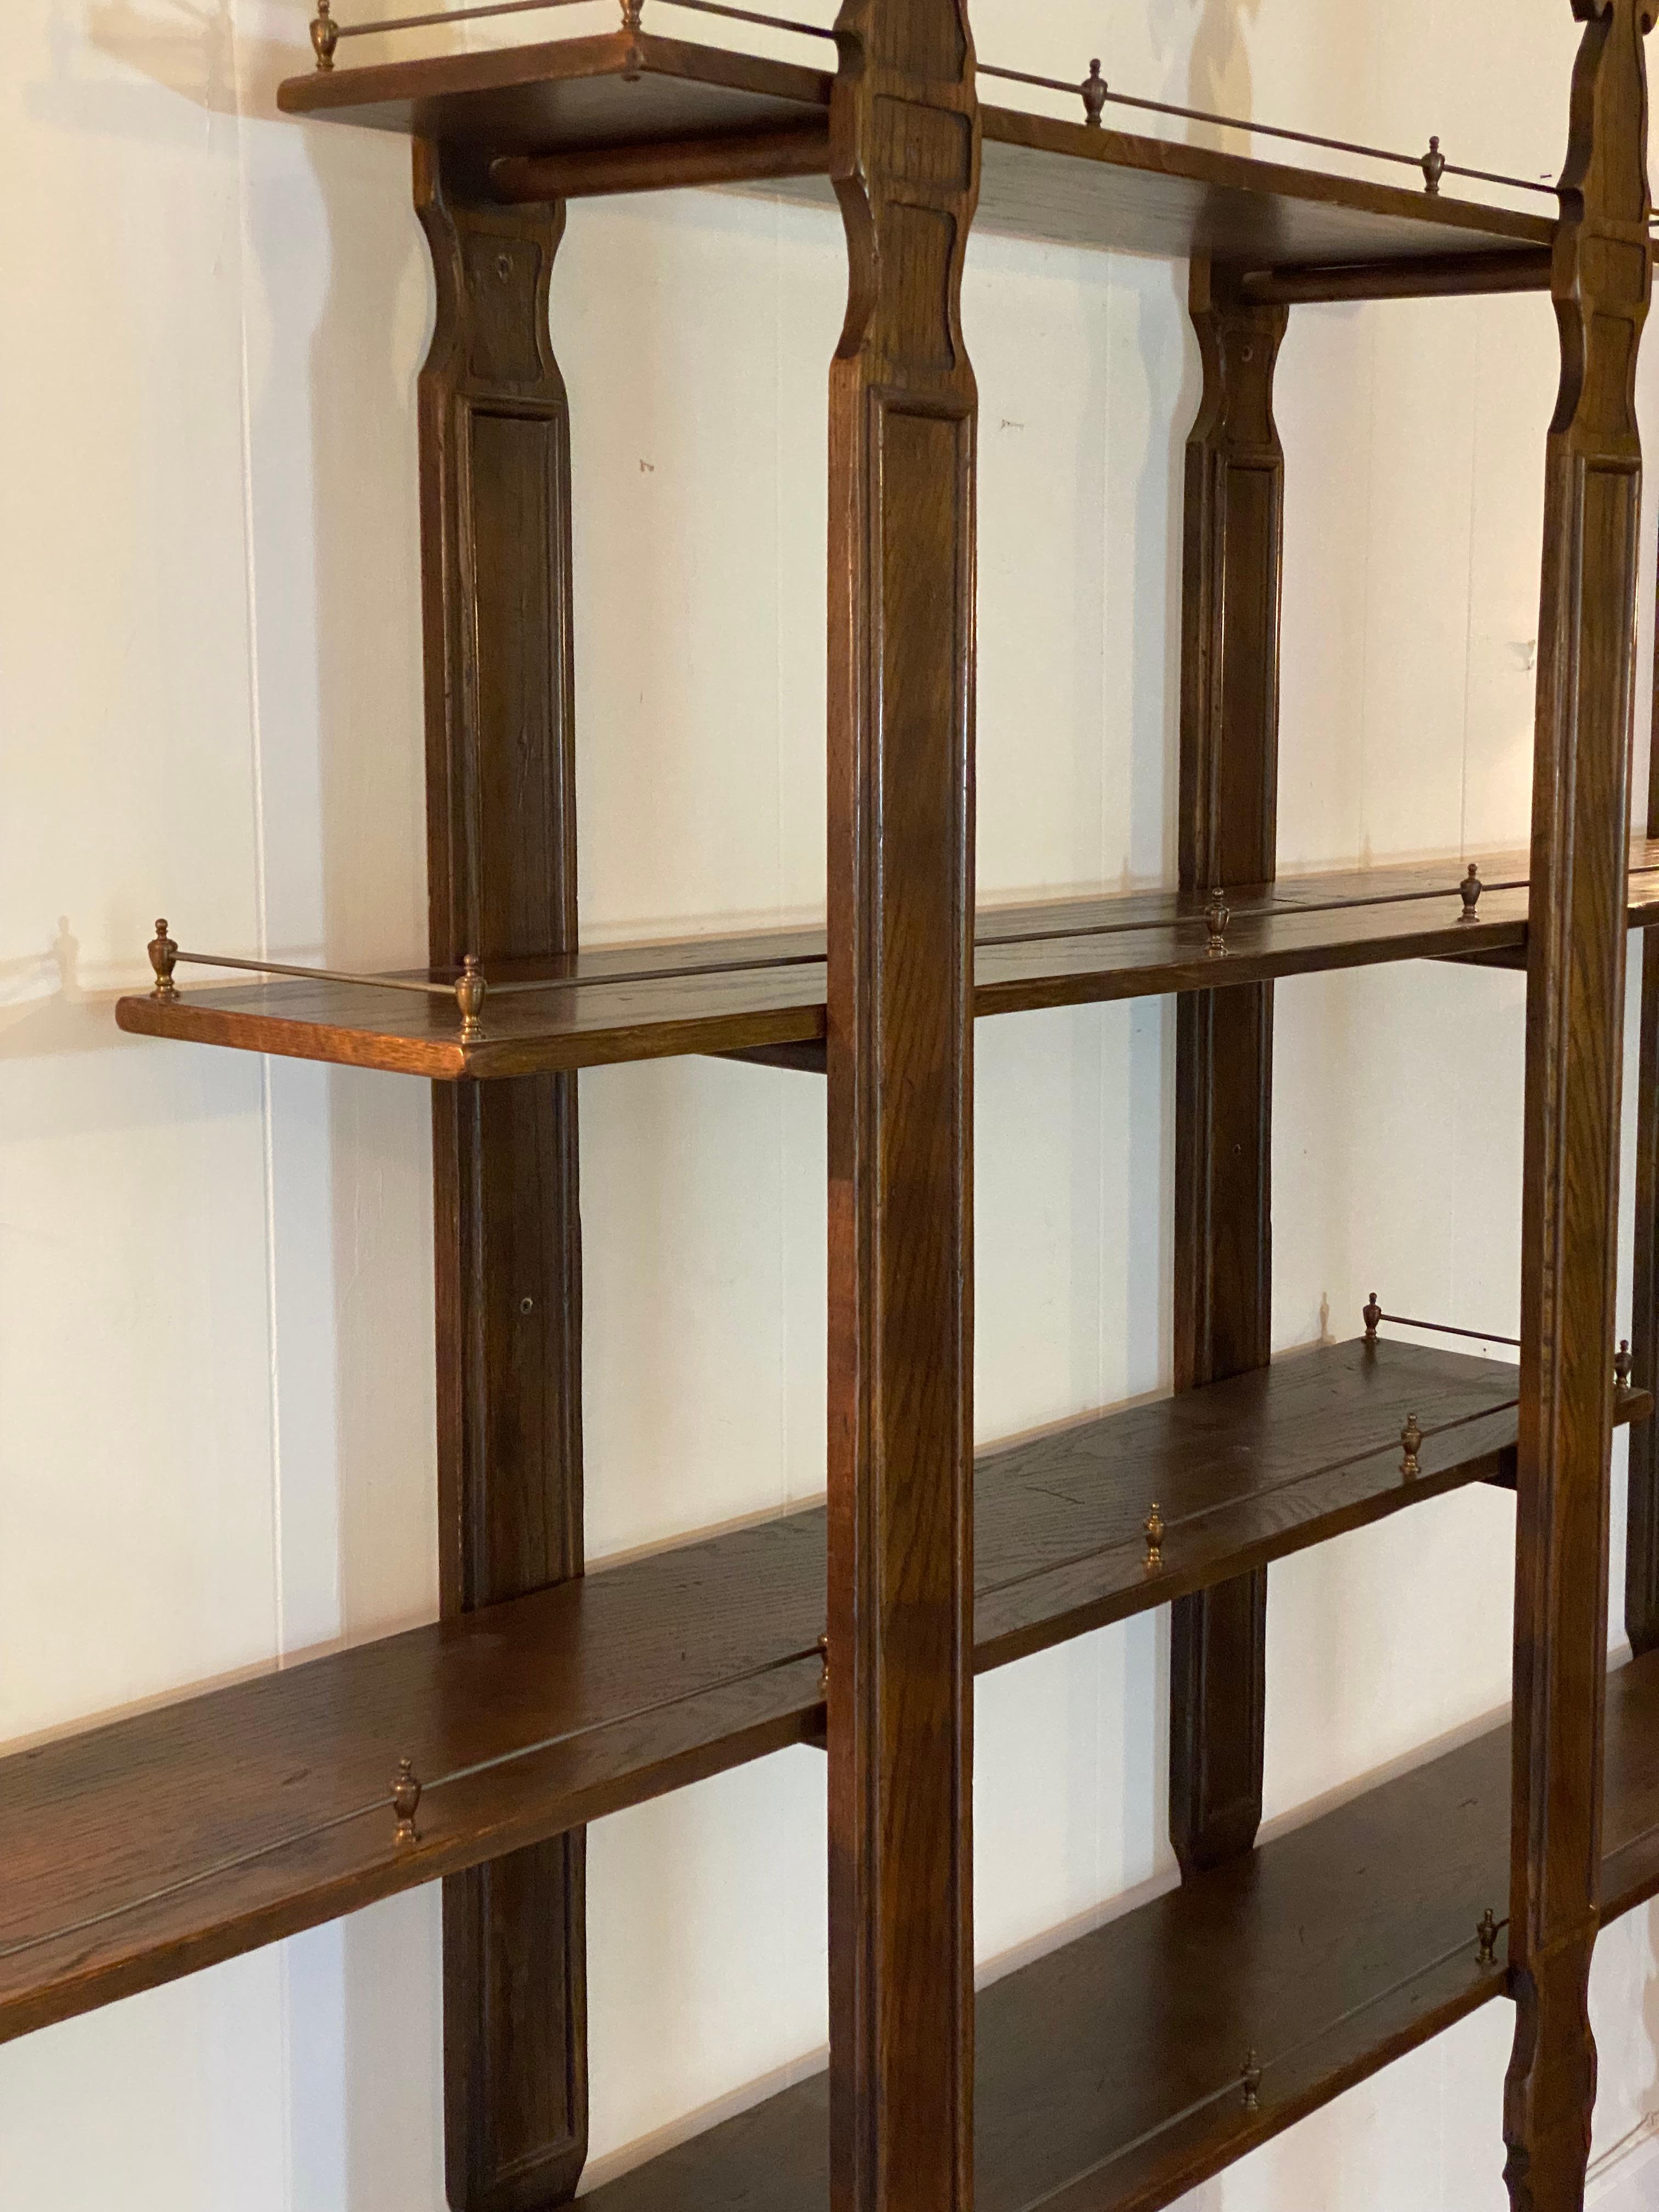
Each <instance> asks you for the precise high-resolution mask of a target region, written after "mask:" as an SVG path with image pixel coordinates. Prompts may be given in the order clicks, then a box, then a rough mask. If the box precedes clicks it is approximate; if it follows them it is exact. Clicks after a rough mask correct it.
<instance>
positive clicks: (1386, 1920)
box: [588, 1654, 1659, 2212]
mask: <svg viewBox="0 0 1659 2212" xmlns="http://www.w3.org/2000/svg"><path fill="white" fill-rule="evenodd" d="M1604 1817H1605V1824H1606V1825H1605V1850H1604V1856H1603V1860H1602V1897H1603V1900H1604V1913H1605V1917H1606V1918H1607V1919H1609V1920H1612V1919H1615V1918H1617V1917H1619V1916H1620V1914H1622V1913H1626V1912H1629V1911H1633V1910H1634V1908H1635V1907H1636V1906H1637V1905H1640V1904H1643V1903H1644V1902H1645V1900H1646V1899H1649V1898H1650V1897H1651V1896H1653V1895H1654V1893H1655V1892H1656V1891H1659V1654H1654V1655H1652V1656H1649V1657H1647V1658H1645V1659H1639V1660H1637V1661H1636V1662H1633V1663H1632V1665H1630V1666H1627V1667H1624V1668H1620V1670H1619V1671H1618V1672H1617V1673H1615V1674H1613V1675H1611V1676H1610V1677H1609V1679H1608V1683H1607V1796H1606V1807H1605V1816H1604ZM1509 1825H1510V1732H1509V1729H1507V1727H1504V1728H1498V1729H1492V1730H1491V1731H1489V1732H1488V1733H1487V1734H1486V1735H1480V1736H1478V1737H1477V1738H1476V1739H1475V1740H1474V1741H1473V1742H1471V1743H1468V1744H1465V1745H1463V1746H1462V1747H1461V1748H1460V1749H1458V1750H1455V1751H1452V1752H1449V1753H1445V1754H1444V1755H1443V1756H1442V1757H1440V1758H1438V1759H1433V1760H1431V1761H1430V1762H1429V1763H1428V1764H1427V1765H1423V1766H1419V1767H1418V1768H1415V1769H1414V1770H1413V1771H1411V1772H1410V1773H1407V1774H1406V1775H1404V1776H1402V1777H1401V1778H1398V1779H1397V1780H1395V1781H1391V1782H1387V1783H1384V1784H1382V1785H1381V1786H1380V1787H1377V1788H1375V1789H1372V1790H1367V1791H1365V1792H1364V1794H1363V1795H1361V1796H1357V1797H1354V1798H1352V1799H1351V1800H1350V1801H1349V1802H1347V1803H1346V1804H1345V1805H1342V1806H1341V1807H1340V1808H1338V1809H1337V1810H1336V1811H1334V1812H1330V1813H1326V1814H1322V1816H1320V1817H1319V1818H1318V1819H1316V1820H1311V1821H1310V1822H1309V1823H1308V1824H1307V1825H1306V1826H1304V1827H1300V1828H1297V1829H1295V1830H1293V1831H1292V1832H1291V1833H1290V1834H1288V1835H1285V1836H1281V1837H1280V1838H1278V1839H1277V1840H1276V1841H1274V1842H1273V1843H1269V1844H1264V1845H1262V1846H1261V1848H1260V1849H1259V1850H1256V1851H1255V1852H1254V1853H1253V1854H1252V1855H1251V1856H1250V1857H1248V1858H1241V1859H1236V1860H1234V1861H1232V1862H1231V1863H1229V1864H1228V1865H1226V1866H1224V1867H1221V1868H1218V1869H1216V1870H1215V1871H1213V1872H1212V1873H1209V1874H1205V1875H1199V1876H1198V1877H1197V1878H1196V1879H1194V1880H1191V1881H1188V1882H1186V1883H1184V1884H1183V1885H1182V1887H1181V1888H1179V1889H1177V1890H1172V1891H1170V1893H1168V1894H1167V1895H1166V1896H1163V1897H1159V1898H1158V1899H1155V1900H1154V1901H1153V1902H1152V1903H1151V1904H1149V1905H1141V1906H1139V1908H1138V1909H1137V1910H1135V1911H1131V1912H1129V1913H1127V1914H1125V1915H1124V1916H1123V1917H1121V1918H1120V1919H1117V1920H1114V1921H1111V1922H1109V1923H1108V1924H1107V1925H1106V1926H1105V1927H1103V1928H1101V1929H1097V1930H1096V1931H1095V1932H1094V1933H1092V1934H1091V1935H1088V1936H1085V1937H1083V1938H1082V1940H1081V1941H1080V1942H1072V1943H1068V1944H1066V1945H1065V1946H1064V1947H1063V1948H1060V1949H1059V1950H1056V1951H1054V1952H1051V1953H1050V1954H1048V1956H1047V1957H1045V1958H1042V1959H1040V1960H1037V1962H1036V1964H1035V1965H1033V1966H1026V1967H1024V1968H1022V1969H1021V1970H1020V1971H1018V1972H1016V1973H1013V1974H1011V1975H1009V1976H1007V1977H1006V1978H1005V1979H1004V1980H1001V1981H999V1982H995V1983H994V1984H991V1985H990V1986H989V1987H988V1988H987V1989H985V1990H981V1994H980V1998H979V2004H978V2019H977V2084H976V2092H975V2107H976V2126H975V2202H976V2203H977V2205H978V2206H979V2207H980V2208H981V2212H1035V2208H1036V2207H1037V2206H1039V2205H1041V2206H1042V2207H1043V2208H1044V2212H1155V2208H1157V2207H1158V2206H1160V2205H1166V2204H1169V2203H1172V2202H1173V2201H1174V2200H1175V2199H1176V2198H1177V2197H1181V2196H1182V2195H1183V2194H1184V2193H1185V2192H1186V2191H1188V2190H1190V2189H1193V2188H1195V2187H1196V2186H1197V2185H1198V2184H1199V2183H1200V2182H1201V2181H1204V2180H1205V2179H1207V2178H1208V2177H1209V2176H1210V2175H1212V2174H1213V2173H1215V2172H1218V2171H1219V2170H1220V2169H1221V2168H1222V2167H1223V2166H1227V2165H1230V2164H1231V2162H1232V2161H1233V2160H1236V2159H1238V2158H1241V2157H1243V2154H1245V2153H1246V2152H1247V2151H1249V2150H1251V2149H1254V2148H1255V2146H1256V2145H1257V2144H1259V2143H1262V2142H1267V2140H1268V2138H1269V2137H1270V2136H1275V2135H1277V2134H1279V2132H1280V2131H1281V2130H1283V2129H1285V2128H1286V2127H1288V2126H1290V2125H1291V2124H1292V2123H1293V2122H1294V2121H1296V2120H1298V2119H1301V2118H1304V2116H1305V2115H1306V2114H1307V2113H1309V2112H1312V2111H1314V2110H1316V2108H1317V2107H1318V2106H1321V2105H1323V2104H1327V2103H1328V2102H1329V2101H1330V2100H1331V2099H1332V2098H1334V2097H1336V2096H1338V2095H1340V2093H1342V2092H1343V2091H1344V2090H1345V2089H1347V2088H1350V2087H1352V2085H1353V2084H1354V2083H1355V2082H1357V2081H1363V2080H1364V2078H1365V2077H1366V2075H1370V2074H1374V2073H1376V2071H1377V2070H1378V2069H1380V2068H1382V2067H1383V2066H1385V2065H1387V2064H1388V2063H1389V2062H1390V2061H1391V2060H1393V2059H1395V2058H1398V2057H1401V2055H1402V2054H1403V2053H1404V2052H1406V2051H1409V2050H1411V2049H1413V2047H1414V2046H1415V2045H1418V2044H1420V2043H1424V2042H1426V2041H1427V2040H1428V2039H1429V2038H1430V2037H1431V2036H1434V2035H1437V2034H1438V2033H1441V2031H1442V2030H1443V2029H1444V2028H1448V2027H1451V2026H1452V2025H1453V2023H1454V2022H1455V2021H1459V2020H1461V2019H1462V2018H1464V2017H1465V2016H1466V2015H1468V2014H1469V2013H1472V2012H1474V2011H1475V2010H1477V2009H1478V2008H1479V2007H1480V2006H1481V2005H1483V2004H1486V2003H1488V2002H1491V2001H1492V1999H1493V1998H1495V1997H1499V1996H1503V1995H1504V1992H1505V1988H1506V1983H1505V1977H1504V1970H1503V1966H1502V1965H1501V1963H1495V1964H1493V1965H1490V1966H1486V1965H1483V1964H1482V1963H1481V1961H1480V1945H1479V1943H1478V1942H1477V1938H1476V1929H1477V1926H1478V1923H1479V1922H1480V1918H1481V1916H1482V1914H1483V1913H1485V1912H1486V1911H1487V1910H1488V1909H1490V1910H1492V1911H1493V1912H1494V1914H1495V1915H1497V1916H1498V1917H1501V1916H1502V1915H1503V1913H1504V1911H1506V1910H1507V1902H1506V1901H1507V1899H1508V1896H1509ZM1500 1943H1501V1939H1500ZM1251 2051H1255V2053H1256V2054H1257V2057H1258V2063H1259V2064H1260V2066H1261V2086H1260V2089H1259V2092H1258V2103H1257V2106H1256V2108H1255V2110H1254V2111H1251V2110H1247V2109H1246V2108H1245V2105H1244V2100H1243V2089H1242V2085H1241V2077H1242V2073H1243V2067H1244V2063H1245V2061H1246V2058H1247V2057H1248V2056H1249V2053H1250V2052H1251ZM827 2106H828V2099H827V2077H826V2076H825V2075H822V2074H819V2075H814V2076H812V2077H811V2079H809V2080H808V2081H803V2082H800V2083H799V2084H797V2085H796V2086H795V2087H793V2088H791V2089H788V2090H786V2091H785V2092H784V2093H782V2094H781V2095H780V2096H776V2097H773V2098H771V2099H769V2100H768V2101H767V2102H765V2103H764V2104H762V2105H758V2106H756V2107H755V2108H754V2109H753V2110H752V2111H750V2112H746V2113H744V2114H742V2115H741V2116H740V2117H739V2118H736V2119H733V2120H729V2121H726V2123H724V2124H722V2125H721V2126H720V2127H718V2128H715V2129H713V2130H710V2131H709V2132H708V2133H707V2134H705V2135H702V2136H696V2137H694V2138H693V2139H692V2140H691V2141H690V2142H686V2143H684V2144H682V2145H680V2146H679V2147H678V2148H676V2149H674V2150H671V2151H670V2152H668V2153H666V2154H665V2155H663V2156H660V2157H659V2158H656V2159H654V2160H652V2161H651V2162H650V2163H648V2164H647V2165H645V2166H640V2167H638V2168H636V2169H635V2172H632V2173H629V2174H625V2175H624V2176H623V2178H622V2179H620V2180H617V2181H614V2182H611V2183H609V2184H607V2185H605V2186H604V2187H602V2188H600V2189H598V2190H596V2191H594V2192H593V2193H592V2197H590V2198H589V2199H588V2202H589V2203H591V2204H592V2206H593V2208H594V2212H716V2208H718V2212H732V2208H734V2207H737V2206H741V2207H742V2208H743V2212H821V2208H823V2207H825V2206H827V2204H828V2203H829V2179H828V2141H829V2124H828V2110H827Z"/></svg>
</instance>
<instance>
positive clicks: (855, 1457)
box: [828, 0, 979, 2212]
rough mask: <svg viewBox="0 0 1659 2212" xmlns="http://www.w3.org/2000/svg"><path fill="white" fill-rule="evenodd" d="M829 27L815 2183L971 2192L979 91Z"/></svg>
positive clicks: (917, 2197) (911, 2199)
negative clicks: (821, 2111)
mask: <svg viewBox="0 0 1659 2212" xmlns="http://www.w3.org/2000/svg"><path fill="white" fill-rule="evenodd" d="M836 39H837V42H838V44H839V46H840V50H841V63H842V66H841V72H840V74H839V76H837V78H836V86H835V91H834V95H833V101H832V106H831V111H830V170H831V175H832V177H833V179H834V182H835V186H836V194H837V197H838V198H839V200H840V203H841V208H842V217H843V220H844V223H845V227H846V233H847V246H848V308H847V320H846V325H845V328H844V330H843V331H842V338H841V343H840V345H839V347H838V349H837V351H836V359H835V362H834V366H833V368H832V370H831V373H830V382H829V1055H828V1058H829V2005H830V2073H829V2097H830V2175H831V2194H830V2201H831V2204H832V2206H833V2208H834V2212H967V2208H968V2206H969V2205H970V2203H971V2202H972V2197H973V2013H974V1979H973V1967H974V1957H973V1857H972V1835H971V1814H972V1789H973V1760H972V1735H973V1589H974V1576H973V1392H972V1383H973V1295H974V1294H973V1233H972V1187H973V1184H972V1178H973V1149H972V1147H973V921H974V803H973V790H974V680H975V673H974V671H975V660H974V522H975V440H976V432H977V420H978V400H977V395H976V392H975V385H974V377H973V372H972V370H971V368H969V361H968V356H967V351H966V349H965V347H964V345H963V337H962V328H961V323H960V319H959V312H958V310H959V303H960V297H961V283H962V266H963V254H964V252H965V250H966V247H967V243H968V233H969V225H970V224H971V222H972V220H973V214H974V209H975V202H976V199H977V196H978V185H979V111H978V104H977V100H976V98H975V88H974V56H973V46H972V43H971V40H970V38H969V29H968V20H967V11H966V8H965V6H964V5H963V4H962V0H843V5H842V10H841V15H840V18H839V21H838V22H837V25H836Z"/></svg>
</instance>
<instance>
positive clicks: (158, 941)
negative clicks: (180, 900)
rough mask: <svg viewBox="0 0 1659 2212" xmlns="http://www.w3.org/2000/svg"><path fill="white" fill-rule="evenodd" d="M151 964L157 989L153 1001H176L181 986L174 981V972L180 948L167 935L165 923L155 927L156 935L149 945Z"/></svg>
mask: <svg viewBox="0 0 1659 2212" xmlns="http://www.w3.org/2000/svg"><path fill="white" fill-rule="evenodd" d="M178 958H179V948H178V946H177V945H175V944H174V943H173V939H171V938H170V937H169V936H168V935H167V923H166V921H158V922H157V923H156V925H155V936H154V937H152V938H151V939H150V941H149V964H150V966H151V967H152V968H153V969H155V989H154V990H153V991H152V992H151V993H150V994H149V995H150V996H151V998H152V999H176V998H177V997H178V995H179V986H178V985H177V984H176V983H175V982H174V981H173V967H174V965H175V963H177V961H178Z"/></svg>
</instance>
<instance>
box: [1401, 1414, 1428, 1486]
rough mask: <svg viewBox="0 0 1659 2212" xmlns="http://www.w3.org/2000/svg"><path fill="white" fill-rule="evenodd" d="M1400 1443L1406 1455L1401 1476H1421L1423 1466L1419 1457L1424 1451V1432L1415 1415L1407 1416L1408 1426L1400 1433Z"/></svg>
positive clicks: (1402, 1462)
mask: <svg viewBox="0 0 1659 2212" xmlns="http://www.w3.org/2000/svg"><path fill="white" fill-rule="evenodd" d="M1400 1442H1401V1449H1403V1450H1404V1452H1405V1455H1406V1456H1405V1458H1404V1459H1402V1460H1401V1462H1400V1472H1401V1474H1422V1472H1423V1466H1422V1462H1421V1461H1420V1460H1419V1458H1418V1456H1417V1455H1418V1454H1419V1452H1420V1451H1421V1450H1422V1449H1423V1431H1422V1429H1421V1427H1420V1426H1419V1423H1418V1419H1417V1416H1416V1414H1415V1413H1408V1414H1407V1416H1406V1425H1405V1427H1404V1428H1403V1429H1401V1431H1400Z"/></svg>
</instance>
